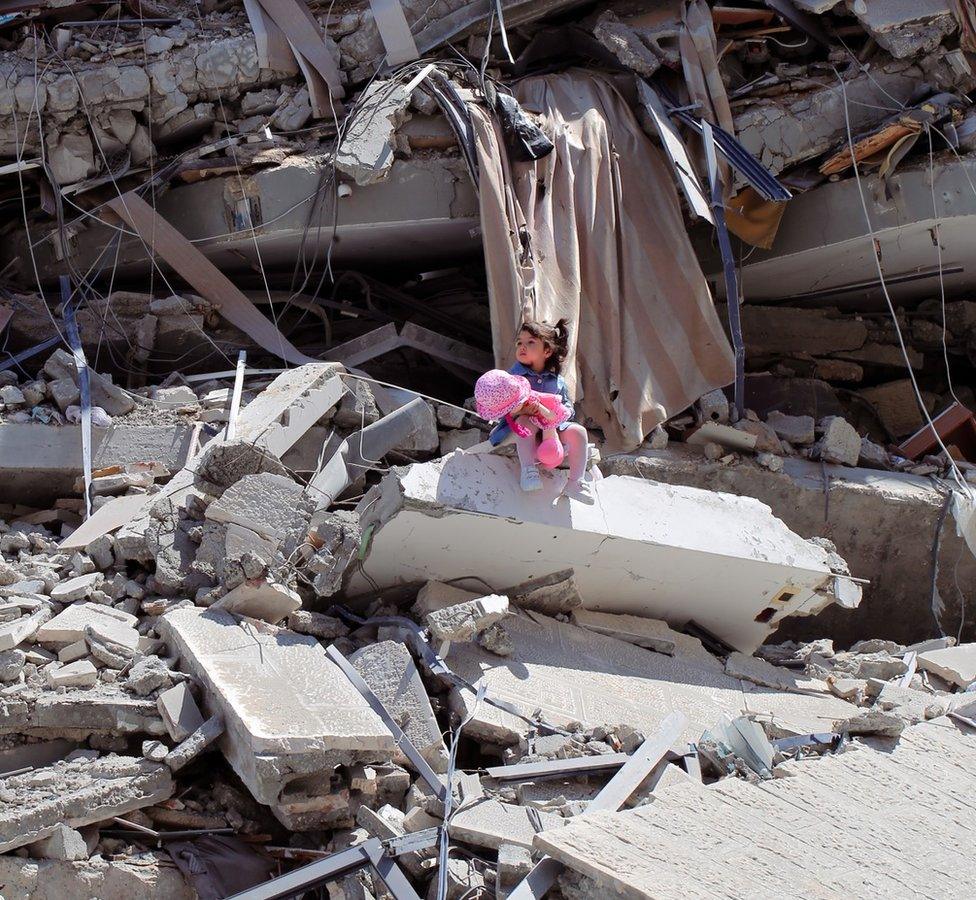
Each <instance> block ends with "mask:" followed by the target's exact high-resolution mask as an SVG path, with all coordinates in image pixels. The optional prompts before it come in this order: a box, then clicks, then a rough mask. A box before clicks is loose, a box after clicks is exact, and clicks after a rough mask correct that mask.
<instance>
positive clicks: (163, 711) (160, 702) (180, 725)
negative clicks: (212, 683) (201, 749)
mask: <svg viewBox="0 0 976 900" xmlns="http://www.w3.org/2000/svg"><path fill="white" fill-rule="evenodd" d="M156 704H157V707H158V709H159V714H160V715H161V716H162V718H163V722H164V723H165V724H166V730H167V731H168V732H169V736H170V737H171V738H172V739H173V740H174V741H185V740H186V739H187V738H188V737H189V736H190V735H191V734H192V733H193V732H194V731H196V730H197V729H198V728H199V727H200V726H201V725H202V724H203V714H202V713H201V712H200V707H199V706H197V702H196V700H194V699H193V695H192V694H191V693H190V689H189V688H188V687H187V686H186V684H178V685H176V686H175V687H172V688H170V689H169V690H168V691H163V693H162V694H160V695H159V696H158V697H157V698H156Z"/></svg>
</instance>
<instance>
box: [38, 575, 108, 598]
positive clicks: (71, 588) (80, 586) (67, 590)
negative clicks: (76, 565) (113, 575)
mask: <svg viewBox="0 0 976 900" xmlns="http://www.w3.org/2000/svg"><path fill="white" fill-rule="evenodd" d="M104 580H105V576H104V575H102V573H101V572H92V573H90V574H88V575H78V576H77V577H76V578H69V579H68V580H67V581H62V582H61V583H60V584H57V585H55V586H54V587H53V588H52V589H51V599H52V600H53V601H54V602H55V603H74V601H75V600H84V599H85V598H86V597H88V595H89V594H91V592H92V591H94V590H97V589H98V588H99V587H100V586H101V584H102V582H103V581H104Z"/></svg>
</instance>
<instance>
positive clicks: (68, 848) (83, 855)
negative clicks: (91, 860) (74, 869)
mask: <svg viewBox="0 0 976 900" xmlns="http://www.w3.org/2000/svg"><path fill="white" fill-rule="evenodd" d="M28 850H29V852H30V855H31V856H33V857H34V858H35V859H63V860H78V859H88V845H87V844H86V843H85V839H84V838H83V837H82V836H81V833H80V832H78V831H75V829H74V828H69V827H68V826H67V825H58V826H57V827H56V828H55V829H54V832H53V833H52V834H50V835H48V836H47V837H46V838H44V840H43V841H38V842H37V843H36V844H31V845H30V847H29V848H28Z"/></svg>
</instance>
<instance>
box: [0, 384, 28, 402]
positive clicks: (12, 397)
mask: <svg viewBox="0 0 976 900" xmlns="http://www.w3.org/2000/svg"><path fill="white" fill-rule="evenodd" d="M0 401H2V402H3V404H4V405H5V406H23V405H24V403H26V402H27V401H26V400H25V399H24V395H23V393H22V392H21V390H20V388H19V387H17V386H16V385H14V384H5V385H4V386H3V387H0Z"/></svg>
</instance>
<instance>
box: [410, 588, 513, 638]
mask: <svg viewBox="0 0 976 900" xmlns="http://www.w3.org/2000/svg"><path fill="white" fill-rule="evenodd" d="M507 615H508V597H502V596H499V595H498V594H492V595H491V596H489V597H480V598H479V599H477V600H469V601H468V602H466V603H458V604H457V605H455V606H448V607H447V608H445V609H439V610H436V611H435V612H432V613H428V615H427V625H428V626H429V628H430V633H431V634H432V635H433V636H434V638H435V639H436V640H438V641H470V640H471V638H473V637H474V636H475V635H476V634H477V633H478V632H479V631H484V630H485V629H486V628H488V627H489V626H490V625H494V624H495V623H496V622H500V621H501V620H502V619H504V618H505V616H507Z"/></svg>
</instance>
